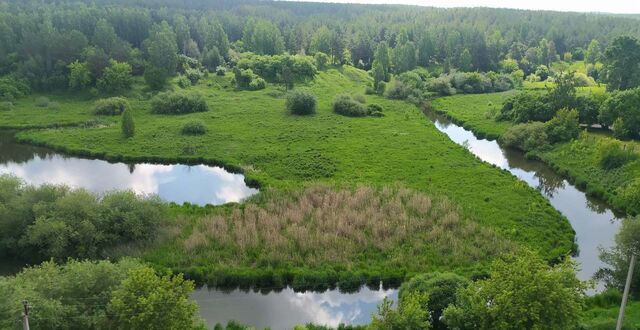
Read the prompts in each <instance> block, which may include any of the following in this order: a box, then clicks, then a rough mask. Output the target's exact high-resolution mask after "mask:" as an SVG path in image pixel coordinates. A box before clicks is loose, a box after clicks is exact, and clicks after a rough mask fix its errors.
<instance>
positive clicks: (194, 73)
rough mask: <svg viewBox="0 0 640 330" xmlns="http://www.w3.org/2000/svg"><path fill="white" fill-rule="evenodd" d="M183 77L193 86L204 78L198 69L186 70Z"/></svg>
mask: <svg viewBox="0 0 640 330" xmlns="http://www.w3.org/2000/svg"><path fill="white" fill-rule="evenodd" d="M184 75H185V77H187V79H189V81H191V84H193V85H195V84H197V83H198V81H200V79H202V78H203V77H204V73H203V72H202V71H200V70H199V69H186V70H185V71H184Z"/></svg>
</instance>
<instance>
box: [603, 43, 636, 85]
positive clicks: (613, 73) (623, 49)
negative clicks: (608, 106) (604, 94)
mask: <svg viewBox="0 0 640 330" xmlns="http://www.w3.org/2000/svg"><path fill="white" fill-rule="evenodd" d="M602 60H603V62H604V68H605V70H606V72H607V74H606V78H605V81H606V82H607V89H608V90H616V89H620V90H625V89H630V88H634V87H636V86H640V42H638V39H636V38H634V37H628V36H622V37H617V38H615V39H614V40H613V42H611V44H610V45H609V47H607V49H606V50H605V52H604V57H603V59H602Z"/></svg>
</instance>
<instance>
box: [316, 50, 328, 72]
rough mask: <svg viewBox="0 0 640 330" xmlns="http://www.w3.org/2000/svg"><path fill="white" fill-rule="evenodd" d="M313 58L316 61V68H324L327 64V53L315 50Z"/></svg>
mask: <svg viewBox="0 0 640 330" xmlns="http://www.w3.org/2000/svg"><path fill="white" fill-rule="evenodd" d="M313 58H314V60H315V61H316V66H317V67H318V70H325V69H326V68H327V65H328V64H329V55H327V54H325V53H323V52H317V53H316V54H315V55H314V56H313Z"/></svg>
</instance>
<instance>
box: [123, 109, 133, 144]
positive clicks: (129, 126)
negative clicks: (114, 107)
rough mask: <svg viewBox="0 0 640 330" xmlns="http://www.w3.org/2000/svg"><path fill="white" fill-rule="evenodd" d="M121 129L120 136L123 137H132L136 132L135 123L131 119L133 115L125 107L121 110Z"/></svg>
mask: <svg viewBox="0 0 640 330" xmlns="http://www.w3.org/2000/svg"><path fill="white" fill-rule="evenodd" d="M120 127H121V129H122V136H124V137H125V138H127V139H128V138H132V137H133V136H134V135H135V134H136V125H135V123H134V121H133V115H132V114H131V110H130V109H125V110H124V111H123V112H122V122H121V124H120Z"/></svg>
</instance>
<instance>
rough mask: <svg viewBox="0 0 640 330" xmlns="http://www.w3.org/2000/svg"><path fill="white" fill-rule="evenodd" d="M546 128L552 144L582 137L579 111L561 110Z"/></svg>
mask: <svg viewBox="0 0 640 330" xmlns="http://www.w3.org/2000/svg"><path fill="white" fill-rule="evenodd" d="M545 126H546V131H547V136H548V137H549V142H550V143H558V142H564V141H570V140H572V139H575V138H577V137H578V136H579V135H580V123H579V120H578V111H577V110H575V109H574V110H569V109H560V110H559V111H558V113H556V115H555V116H554V117H553V118H552V119H551V120H549V121H548V122H547V123H546V124H545Z"/></svg>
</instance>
